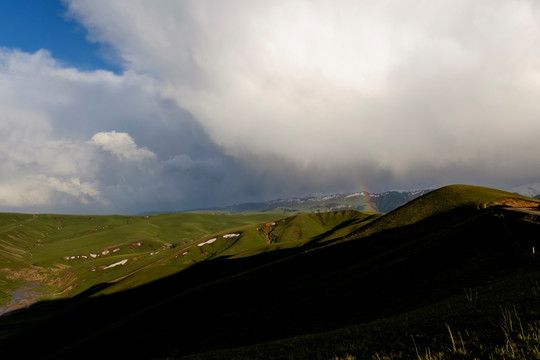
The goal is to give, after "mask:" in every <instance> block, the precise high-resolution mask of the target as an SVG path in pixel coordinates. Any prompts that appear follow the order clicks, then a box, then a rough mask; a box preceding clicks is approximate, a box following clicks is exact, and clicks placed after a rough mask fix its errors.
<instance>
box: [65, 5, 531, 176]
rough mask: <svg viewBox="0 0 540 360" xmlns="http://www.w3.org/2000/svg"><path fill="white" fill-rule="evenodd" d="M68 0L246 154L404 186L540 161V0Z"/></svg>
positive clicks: (98, 32) (93, 34)
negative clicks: (392, 179) (420, 178)
mask: <svg viewBox="0 0 540 360" xmlns="http://www.w3.org/2000/svg"><path fill="white" fill-rule="evenodd" d="M68 4H69V9H70V13H71V15H72V16H73V17H74V18H76V19H77V20H79V21H81V22H82V23H83V24H84V25H85V26H86V27H87V28H88V29H89V31H90V39H91V40H93V41H99V42H104V43H108V44H111V45H112V46H113V47H114V48H115V49H116V50H117V51H118V53H119V55H120V56H121V57H122V58H123V59H124V60H125V61H126V64H127V66H128V68H130V69H133V70H134V71H138V72H144V73H148V74H152V76H153V77H154V78H155V79H156V80H157V83H158V84H159V85H158V88H159V90H160V92H161V94H162V96H164V97H168V98H171V99H174V100H175V101H176V102H177V103H178V104H179V105H180V106H181V107H183V108H185V109H187V110H188V111H190V112H191V113H192V114H193V115H194V116H195V117H196V119H197V120H199V121H200V122H201V124H202V125H203V126H204V128H205V130H206V131H207V132H208V133H209V134H210V135H211V137H212V139H213V140H214V141H215V142H216V143H218V144H220V145H221V146H223V147H224V148H225V149H226V150H227V152H228V153H229V154H231V155H233V156H236V157H239V158H241V157H243V156H245V155H246V154H247V153H249V154H252V153H256V154H263V155H269V154H270V155H272V154H273V155H275V156H280V157H284V158H287V159H289V160H291V161H293V162H294V163H295V164H297V165H298V166H319V165H320V164H321V163H331V164H335V165H336V169H337V168H341V169H343V168H347V167H349V168H350V167H351V166H357V167H359V168H360V167H361V163H362V162H364V161H368V162H371V161H375V162H376V163H377V164H378V165H379V167H381V168H383V169H385V171H389V172H391V173H392V174H394V176H396V177H399V178H401V179H402V180H403V181H405V182H407V179H409V180H411V179H413V178H415V177H416V176H417V174H418V170H419V169H421V168H422V169H425V168H428V167H429V168H431V169H432V171H431V174H436V173H437V172H439V171H441V170H442V169H445V171H447V172H448V173H452V171H451V169H452V168H454V169H455V170H456V171H454V173H456V174H457V173H458V172H461V171H463V177H462V178H463V180H465V181H466V179H465V178H466V177H467V171H468V170H464V169H467V168H468V169H472V168H475V167H483V168H484V169H485V170H486V177H485V179H486V180H487V179H488V178H489V177H493V176H494V175H495V174H497V173H498V172H500V171H501V165H503V164H504V166H503V168H504V169H506V170H505V171H506V172H507V173H516V172H520V173H521V175H522V176H523V177H527V176H529V177H530V176H531V175H532V172H531V171H530V170H527V168H528V167H529V168H530V166H533V164H534V163H535V162H536V161H537V160H539V159H538V158H537V156H536V155H532V154H531V152H530V150H531V149H530V147H528V146H523V144H524V143H534V142H535V139H534V138H535V136H536V135H534V134H537V133H538V132H540V122H538V121H537V115H538V114H539V113H540V103H539V102H538V101H537V100H536V97H537V96H536V94H538V92H539V91H540V75H539V74H540V65H538V64H540V46H539V45H540V44H539V40H538V39H540V36H538V35H539V33H540V15H539V14H540V12H539V8H540V5H538V4H536V3H534V2H531V1H526V0H519V1H515V0H512V1H510V0H497V1H492V0H489V1H488V0H482V1H475V2H470V1H465V0H458V1H446V0H439V1H432V2H420V3H419V2H417V1H401V0H399V1H385V2H378V3H373V2H371V1H356V0H355V1H352V0H351V1H347V0H346V1H339V2H330V1H324V0H315V1H313V0H309V1H308V0H291V1H273V0H272V1H256V2H253V1H243V0H233V1H227V2H222V1H212V0H207V1H204V0H196V1H195V0H194V1H181V2H178V1H161V2H159V4H155V3H151V2H144V1H137V2H133V1H131V0H119V1H115V2H109V1H99V0H98V1H94V0H92V1H90V0H70V1H68ZM502 144H505V145H504V146H503V145H502ZM515 159H520V161H522V163H521V165H520V166H518V165H517V163H516V161H515ZM518 168H519V169H518ZM458 169H460V170H458ZM362 171H369V169H362ZM471 175H472V174H471ZM428 177H429V176H428ZM431 178H432V179H435V178H437V176H436V175H433V176H432V177H431ZM459 178H461V173H460V174H459V176H456V179H459ZM447 180H448V181H452V180H454V179H447ZM441 181H444V180H441Z"/></svg>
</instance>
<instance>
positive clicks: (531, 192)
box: [509, 182, 540, 199]
mask: <svg viewBox="0 0 540 360" xmlns="http://www.w3.org/2000/svg"><path fill="white" fill-rule="evenodd" d="M509 191H510V192H515V193H518V194H521V195H525V196H530V197H534V198H537V199H540V182H537V183H532V184H526V185H521V186H516V187H515V188H512V189H510V190H509Z"/></svg>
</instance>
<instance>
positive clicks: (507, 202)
mask: <svg viewBox="0 0 540 360" xmlns="http://www.w3.org/2000/svg"><path fill="white" fill-rule="evenodd" d="M489 205H490V206H501V205H502V206H508V207H516V208H535V207H538V206H539V205H540V202H538V201H531V200H524V199H516V198H506V199H504V200H503V201H496V202H492V203H490V204H489Z"/></svg>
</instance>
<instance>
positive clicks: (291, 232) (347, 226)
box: [0, 185, 540, 359]
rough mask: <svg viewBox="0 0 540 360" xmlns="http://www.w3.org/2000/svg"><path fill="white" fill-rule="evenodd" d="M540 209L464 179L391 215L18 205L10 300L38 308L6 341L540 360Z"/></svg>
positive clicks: (310, 355)
mask: <svg viewBox="0 0 540 360" xmlns="http://www.w3.org/2000/svg"><path fill="white" fill-rule="evenodd" d="M538 205H539V201H538V200H536V199H531V198H527V197H523V196H520V195H517V194H513V193H508V192H503V191H499V190H495V189H489V188H483V187H477V186H468V185H454V186H448V187H444V188H441V189H438V190H435V191H433V192H430V193H428V194H426V195H424V196H422V197H420V198H418V199H416V200H413V201H411V202H410V203H407V204H405V205H403V206H402V207H400V208H398V209H396V210H394V211H392V212H390V213H387V214H382V213H376V212H367V211H357V210H347V211H336V212H317V213H304V214H295V215H292V216H291V215H290V214H289V215H286V214H282V213H244V214H241V213H240V214H239V213H235V214H225V213H208V212H200V213H180V214H161V215H154V216H133V217H129V216H95V217H94V216H67V215H41V214H40V215H24V214H1V215H0V247H1V249H2V253H1V254H2V257H1V259H0V261H1V263H0V264H1V265H0V268H1V270H0V271H1V272H0V276H1V277H0V279H1V280H0V281H1V291H2V303H3V304H5V306H9V304H10V303H11V302H13V300H14V297H17V298H20V297H21V293H22V294H23V297H24V295H25V291H26V295H28V294H30V295H33V296H35V299H34V301H35V303H34V304H33V305H31V306H29V307H28V308H26V309H21V308H19V309H17V310H16V311H12V312H10V313H8V314H5V315H4V316H1V317H0V350H2V351H4V352H6V353H13V352H14V351H15V352H18V353H19V354H20V355H21V356H22V357H24V358H48V359H70V358H74V357H76V358H100V357H107V358H113V357H114V358H129V359H132V358H141V359H147V358H155V359H224V358H227V359H268V358H273V359H402V358H403V359H534V358H540V351H539V349H540V342H539V341H540V326H539V324H540V286H539V283H540V267H539V265H538V262H537V260H538V259H537V257H536V251H537V250H536V249H538V246H539V245H540V244H539V241H540V213H539V214H538V215H537V214H536V211H537V210H536V208H538ZM512 207H513V208H514V210H515V208H520V207H527V208H529V209H531V210H530V211H529V212H519V211H513V210H512ZM98 255H99V256H98ZM25 284H26V285H25ZM28 284H33V286H32V287H30V288H28V289H26V290H24V289H25V288H24V286H28ZM21 288H22V289H23V290H20V289H21ZM19 290H20V291H19ZM38 299H39V300H40V301H38ZM11 310H13V309H11ZM57 324H63V326H60V327H59V326H57ZM28 339H33V340H32V341H33V344H34V346H32V347H27V346H25V344H26V343H27V341H28Z"/></svg>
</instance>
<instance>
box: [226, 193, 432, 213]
mask: <svg viewBox="0 0 540 360" xmlns="http://www.w3.org/2000/svg"><path fill="white" fill-rule="evenodd" d="M431 191H432V189H429V190H411V191H386V192H383V193H369V192H366V191H362V192H355V193H341V194H332V195H321V196H306V197H293V198H288V199H279V200H271V201H267V202H257V203H244V204H236V205H231V206H226V207H223V208H220V209H219V210H224V211H232V212H248V211H256V212H282V213H293V214H294V213H306V212H322V211H338V210H367V211H377V212H383V213H386V212H390V211H392V210H394V209H396V208H398V207H400V206H402V205H404V204H406V203H408V202H409V201H411V200H414V199H416V198H417V197H420V196H422V195H424V194H427V193H429V192H431Z"/></svg>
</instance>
